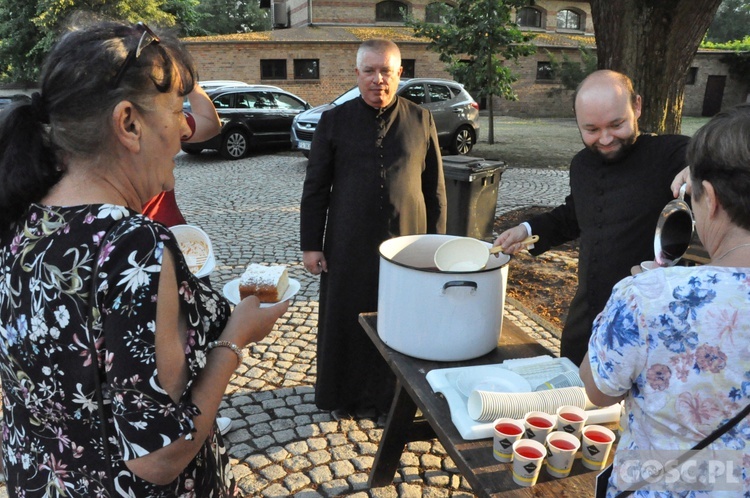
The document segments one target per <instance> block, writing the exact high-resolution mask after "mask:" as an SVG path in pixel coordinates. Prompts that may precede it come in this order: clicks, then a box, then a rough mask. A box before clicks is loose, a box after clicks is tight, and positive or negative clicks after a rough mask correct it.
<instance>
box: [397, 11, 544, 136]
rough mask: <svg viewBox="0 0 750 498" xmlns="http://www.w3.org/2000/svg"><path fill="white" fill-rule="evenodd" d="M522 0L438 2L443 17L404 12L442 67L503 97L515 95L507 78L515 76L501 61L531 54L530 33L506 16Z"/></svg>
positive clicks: (481, 89)
mask: <svg viewBox="0 0 750 498" xmlns="http://www.w3.org/2000/svg"><path fill="white" fill-rule="evenodd" d="M526 4H527V0H458V1H457V2H456V6H455V7H452V8H451V7H448V6H447V5H445V4H442V7H441V8H442V10H441V11H440V12H439V17H440V18H441V19H444V20H445V23H428V22H423V21H419V20H416V19H414V18H408V20H407V23H406V24H407V25H408V26H411V27H412V28H413V29H414V31H415V33H416V35H417V36H420V37H425V38H429V39H430V42H429V43H428V47H429V49H430V50H433V51H435V52H438V53H439V54H440V60H441V61H442V62H444V63H445V64H446V69H447V70H448V72H449V73H450V74H451V75H452V76H453V77H454V78H455V79H456V80H457V81H460V82H461V83H463V84H464V85H466V86H467V87H468V88H471V89H476V90H477V91H478V94H479V95H481V96H486V97H487V100H488V102H492V97H493V96H495V95H498V96H500V97H503V98H505V99H508V100H516V99H517V96H516V93H515V92H514V90H513V87H512V84H513V83H514V82H515V81H517V80H518V77H517V76H516V75H515V74H514V73H513V72H512V71H511V68H510V67H509V66H508V65H507V64H506V62H510V61H513V62H515V61H517V60H518V58H519V57H524V56H528V55H531V54H533V53H534V52H535V51H536V47H535V46H534V45H531V44H530V43H529V41H530V40H531V39H532V38H533V35H530V34H525V33H522V32H521V31H520V30H519V29H518V26H517V25H516V24H515V23H514V22H513V20H512V13H513V9H514V8H520V7H523V6H524V5H526ZM488 107H489V111H490V120H489V123H490V129H489V143H493V137H494V130H493V127H492V124H493V119H492V118H493V113H492V111H493V110H492V105H489V106H488Z"/></svg>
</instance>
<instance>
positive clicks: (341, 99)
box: [331, 86, 359, 105]
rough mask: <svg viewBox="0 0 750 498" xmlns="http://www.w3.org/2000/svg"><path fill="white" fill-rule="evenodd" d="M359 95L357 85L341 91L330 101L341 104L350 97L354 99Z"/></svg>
mask: <svg viewBox="0 0 750 498" xmlns="http://www.w3.org/2000/svg"><path fill="white" fill-rule="evenodd" d="M357 97H359V87H357V86H355V87H354V88H351V89H350V90H348V91H346V92H344V93H342V94H341V95H339V96H338V97H336V99H335V100H334V101H333V102H331V104H333V105H341V104H343V103H344V102H349V101H350V100H352V99H355V98H357Z"/></svg>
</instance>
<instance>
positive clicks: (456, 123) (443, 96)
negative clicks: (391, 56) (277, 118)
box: [292, 78, 479, 157]
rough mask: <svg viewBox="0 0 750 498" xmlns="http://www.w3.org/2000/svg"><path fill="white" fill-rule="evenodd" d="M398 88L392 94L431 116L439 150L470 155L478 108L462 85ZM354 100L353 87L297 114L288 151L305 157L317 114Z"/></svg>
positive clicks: (405, 82)
mask: <svg viewBox="0 0 750 498" xmlns="http://www.w3.org/2000/svg"><path fill="white" fill-rule="evenodd" d="M398 86H399V88H398V90H397V92H396V93H397V94H398V95H399V96H400V97H403V98H405V99H408V100H411V101H412V102H414V103H416V104H419V105H421V106H422V107H424V108H425V109H428V110H429V111H430V112H432V117H433V119H434V120H435V126H436V127H437V132H438V139H439V140H440V146H441V147H443V148H445V149H448V151H449V152H450V153H451V154H454V155H455V154H468V153H469V152H470V151H471V148H472V147H473V146H474V143H475V142H476V140H477V132H478V131H479V105H478V104H477V103H476V102H475V101H474V99H473V98H472V97H471V95H469V92H467V91H466V90H465V89H464V87H463V85H461V84H460V83H457V82H455V81H451V80H444V79H440V78H411V79H402V80H401V81H400V82H399V85H398ZM356 97H359V88H357V87H356V86H355V87H354V88H352V89H350V90H348V91H347V92H345V93H343V94H342V95H339V96H338V97H337V98H336V99H335V100H334V101H333V102H331V103H330V104H324V105H320V106H318V107H313V108H312V109H310V110H308V111H305V112H302V113H300V114H298V115H297V116H296V117H295V118H294V120H293V121H292V149H294V150H299V151H301V152H302V153H303V154H304V155H305V157H307V156H308V155H309V153H310V145H311V144H312V137H313V133H314V132H315V127H316V126H317V125H318V121H319V120H320V116H321V114H323V112H325V111H327V110H328V109H331V108H333V107H335V106H337V105H341V104H343V103H344V102H346V101H349V100H352V99H354V98H356Z"/></svg>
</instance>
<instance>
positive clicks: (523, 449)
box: [516, 446, 542, 460]
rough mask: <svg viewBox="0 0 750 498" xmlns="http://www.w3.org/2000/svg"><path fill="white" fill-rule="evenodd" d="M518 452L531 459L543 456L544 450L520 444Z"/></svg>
mask: <svg viewBox="0 0 750 498" xmlns="http://www.w3.org/2000/svg"><path fill="white" fill-rule="evenodd" d="M516 453H518V454H519V455H521V456H522V457H524V458H528V459H529V460H535V459H537V458H542V452H541V451H539V450H537V449H536V448H532V447H530V446H519V447H518V448H516Z"/></svg>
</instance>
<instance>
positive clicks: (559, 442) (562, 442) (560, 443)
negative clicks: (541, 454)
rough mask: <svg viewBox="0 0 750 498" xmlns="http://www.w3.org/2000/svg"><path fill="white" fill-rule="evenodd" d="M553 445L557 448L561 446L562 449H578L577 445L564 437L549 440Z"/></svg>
mask: <svg viewBox="0 0 750 498" xmlns="http://www.w3.org/2000/svg"><path fill="white" fill-rule="evenodd" d="M549 444H551V445H552V446H554V447H556V448H560V449H561V450H574V449H576V445H575V444H573V443H571V442H570V441H566V440H564V439H553V440H551V441H550V442H549Z"/></svg>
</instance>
